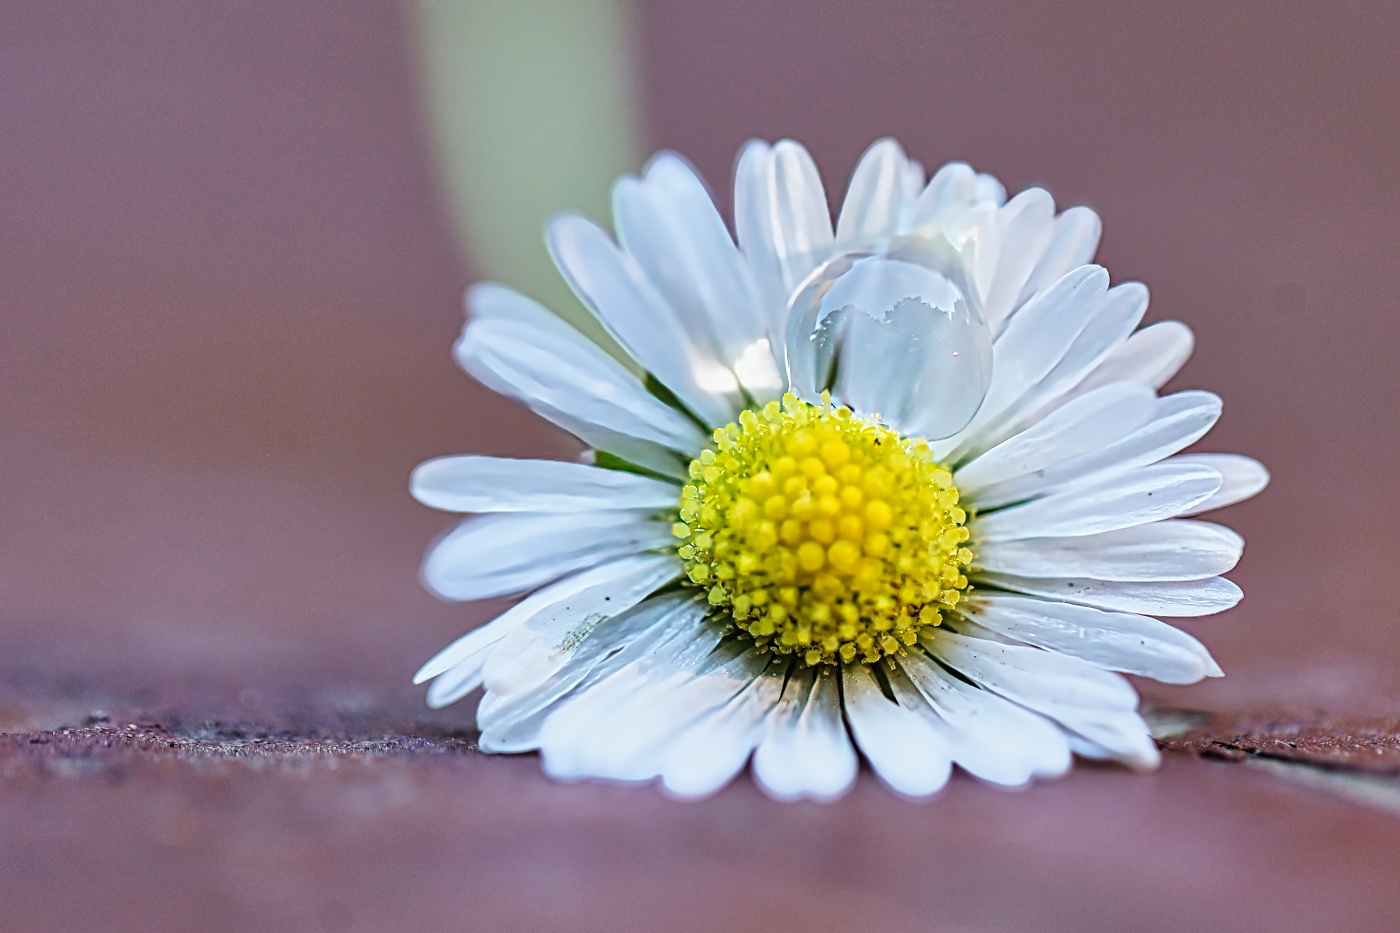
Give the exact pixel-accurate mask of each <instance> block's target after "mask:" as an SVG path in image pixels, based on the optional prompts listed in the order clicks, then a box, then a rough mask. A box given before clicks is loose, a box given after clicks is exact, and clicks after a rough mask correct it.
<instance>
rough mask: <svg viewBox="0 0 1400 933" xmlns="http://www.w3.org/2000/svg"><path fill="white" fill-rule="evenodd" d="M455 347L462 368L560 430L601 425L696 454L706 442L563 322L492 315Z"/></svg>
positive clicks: (470, 328) (690, 424)
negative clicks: (553, 323) (540, 323)
mask: <svg viewBox="0 0 1400 933" xmlns="http://www.w3.org/2000/svg"><path fill="white" fill-rule="evenodd" d="M455 352H456V354H457V360H458V362H459V363H461V365H462V368H463V369H465V370H466V371H467V372H468V373H470V374H471V375H472V376H474V377H476V378H477V379H478V380H480V381H481V382H482V383H483V384H485V385H486V386H488V387H489V388H491V389H494V390H495V391H497V392H500V393H501V394H503V395H507V396H510V397H511V398H516V399H519V400H521V401H523V402H524V403H525V404H527V405H529V406H530V407H531V408H532V409H534V410H535V411H536V412H538V413H540V414H541V415H543V416H544V417H546V418H549V419H550V420H552V421H555V422H556V423H559V424H560V425H561V427H565V428H567V429H570V430H575V429H576V428H577V427H578V426H579V425H585V426H589V425H591V426H597V427H598V428H600V429H602V430H604V431H607V432H610V433H613V434H617V435H621V436H625V437H630V438H637V439H638V440H641V441H645V442H648V443H649V444H654V445H657V446H660V447H665V448H669V449H671V450H675V451H679V452H682V453H685V454H688V455H691V456H693V455H694V453H695V452H696V451H698V450H699V449H700V448H702V447H703V446H704V445H705V441H706V438H705V435H704V434H703V433H702V432H701V431H700V429H699V428H698V427H697V426H696V425H695V424H694V423H693V422H692V421H690V420H689V419H688V418H686V417H685V416H684V415H682V414H681V413H680V412H678V411H676V410H675V409H673V408H671V407H670V406H669V405H666V404H665V403H664V402H662V401H660V400H659V399H657V398H656V397H655V396H653V395H651V394H650V393H649V392H647V390H646V389H645V388H644V387H643V386H642V383H641V382H640V381H639V380H638V379H637V378H636V377H635V376H633V375H632V374H631V373H629V372H627V371H626V370H625V369H623V368H622V367H621V366H620V365H619V364H618V363H617V361H616V360H613V359H612V358H611V357H609V356H608V355H607V354H605V353H604V352H603V351H602V350H599V349H598V348H597V347H596V346H594V345H593V343H592V342H590V341H589V340H588V339H587V338H586V337H584V336H583V335H582V334H580V333H578V331H575V330H574V329H573V328H571V327H569V326H568V325H567V324H564V323H563V322H560V323H559V325H558V326H557V327H555V326H548V327H543V326H538V325H536V324H535V323H533V322H529V321H509V320H505V319H501V318H494V317H492V318H486V319H483V320H479V321H473V322H472V323H469V324H468V325H467V327H466V329H465V330H464V331H463V333H462V339H461V340H459V341H458V342H457V346H456V348H455ZM559 415H563V416H564V418H563V419H561V418H560V417H559ZM565 420H567V422H568V423H567V424H565V423H563V421H565ZM575 433H577V430H575ZM583 439H584V440H586V441H587V440H590V438H588V437H584V438H583ZM604 449H606V448H604Z"/></svg>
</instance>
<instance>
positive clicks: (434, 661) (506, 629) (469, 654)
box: [413, 609, 520, 684]
mask: <svg viewBox="0 0 1400 933" xmlns="http://www.w3.org/2000/svg"><path fill="white" fill-rule="evenodd" d="M513 611H514V610H513V609H512V610H507V611H506V612H505V613H503V614H502V615H499V616H497V617H496V618H494V619H492V620H491V621H490V622H487V623H486V624H485V625H482V626H480V627H478V628H474V629H472V630H471V631H470V632H468V633H467V634H465V635H463V636H462V637H461V638H459V639H457V640H456V641H454V642H453V643H452V644H450V645H448V646H447V647H446V648H444V649H442V650H441V651H439V652H438V653H437V654H435V655H433V656H432V658H431V659H430V660H429V661H428V663H427V664H424V665H423V666H422V667H420V668H419V669H418V673H416V674H414V675H413V682H414V683H415V684H421V683H422V682H423V681H425V680H431V679H432V678H434V677H436V676H438V675H439V674H442V673H444V672H446V671H449V670H451V669H452V668H454V667H456V666H458V665H459V664H461V663H463V662H464V661H467V660H468V659H470V658H476V659H477V662H476V663H477V666H478V667H481V666H484V665H485V664H486V657H487V655H488V654H489V652H490V649H491V648H493V647H495V646H496V645H497V644H499V643H500V641H501V639H502V638H505V637H506V635H507V634H509V633H510V630H511V629H512V628H514V627H515V624H516V623H517V622H518V621H520V619H519V617H518V616H515V617H512V616H511V612H513ZM478 656H479V657H478Z"/></svg>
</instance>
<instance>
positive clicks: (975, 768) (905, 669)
mask: <svg viewBox="0 0 1400 933" xmlns="http://www.w3.org/2000/svg"><path fill="white" fill-rule="evenodd" d="M906 675H907V679H906ZM889 679H890V687H891V688H892V689H893V690H894V693H895V696H896V697H897V698H898V699H899V702H900V703H901V704H902V705H904V706H906V707H908V708H910V709H914V710H919V706H918V703H917V699H918V697H916V696H915V695H914V693H917V694H918V695H919V696H920V697H922V698H923V699H924V701H925V703H927V704H928V708H929V711H930V715H931V716H933V717H936V719H934V720H932V722H933V724H934V725H935V727H937V726H938V724H939V723H942V728H943V729H944V730H945V734H946V735H947V737H948V742H949V746H950V748H951V753H952V756H953V760H954V761H955V762H957V764H958V765H959V766H961V767H962V768H963V769H964V770H966V771H967V772H968V773H969V774H971V775H972V776H973V777H976V778H979V779H981V780H983V781H987V782H989V783H992V784H998V785H1001V786H1003V787H1019V786H1021V785H1023V784H1025V783H1026V782H1028V781H1030V780H1031V779H1032V778H1036V777H1057V776H1059V775H1061V774H1064V773H1065V772H1066V771H1068V770H1069V767H1070V764H1071V761H1070V753H1069V752H1070V750H1069V745H1068V743H1067V742H1066V740H1065V736H1064V734H1063V733H1062V732H1061V731H1060V730H1059V728H1057V727H1056V726H1055V725H1054V724H1052V723H1051V722H1050V721H1049V720H1047V719H1044V718H1042V717H1040V716H1037V715H1036V714H1034V713H1032V712H1029V711H1028V710H1026V709H1023V708H1022V707H1020V706H1017V705H1016V704H1014V703H1012V702H1010V701H1009V700H1004V699H1002V698H1001V697H999V696H997V695H996V694H995V693H992V692H990V691H987V690H983V689H980V688H978V687H973V686H970V685H969V684H967V683H965V682H964V681H962V680H959V679H957V678H956V677H953V676H952V675H950V674H949V673H948V672H947V671H945V670H944V669H943V668H942V667H940V666H939V665H938V664H936V663H935V662H934V661H932V660H930V658H929V657H928V656H927V655H925V654H924V653H923V652H922V651H911V652H909V654H908V655H907V656H906V657H904V658H902V659H901V660H900V661H899V667H898V668H897V669H896V670H894V671H891V672H890V675H889Z"/></svg>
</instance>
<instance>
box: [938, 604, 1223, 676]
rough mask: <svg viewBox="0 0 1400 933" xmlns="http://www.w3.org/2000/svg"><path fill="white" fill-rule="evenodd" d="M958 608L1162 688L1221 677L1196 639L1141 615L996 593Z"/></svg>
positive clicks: (1011, 633)
mask: <svg viewBox="0 0 1400 933" xmlns="http://www.w3.org/2000/svg"><path fill="white" fill-rule="evenodd" d="M958 610H959V612H961V613H962V614H963V615H965V616H967V617H968V618H971V619H973V620H975V621H976V622H978V623H979V624H980V625H983V626H985V627H986V628H989V629H991V630H992V631H993V632H997V633H999V634H1002V635H1006V636H1007V637H1009V638H1015V639H1017V640H1018V641H1023V642H1025V643H1026V644H1028V645H1035V646H1036V647H1037V648H1046V649H1049V650H1051V651H1058V652H1060V653H1061V654H1067V655H1071V656H1073V657H1076V658H1082V659H1083V660H1085V661H1088V662H1089V663H1091V664H1095V665H1097V666H1099V667H1102V668H1105V669H1107V670H1111V671H1123V672H1124V673H1127V674H1140V675H1142V676H1143V677H1151V678H1153V679H1154V680H1159V681H1161V682H1163V683H1168V684H1194V683H1195V682H1196V681H1198V680H1200V679H1201V678H1203V677H1218V676H1220V675H1221V671H1220V668H1219V667H1217V666H1216V664H1215V661H1214V660H1212V659H1211V656H1210V652H1209V651H1207V650H1206V648H1205V646H1204V645H1202V644H1201V643H1200V642H1199V641H1197V640H1196V639H1194V638H1192V637H1191V636H1190V635H1187V634H1186V633H1185V632H1183V631H1181V630H1180V629H1175V628H1172V627H1171V626H1170V625H1167V624H1166V623H1165V622H1159V621H1157V620H1156V619H1152V618H1149V617H1147V616H1140V615H1134V614H1132V613H1127V612H1106V611H1104V610H1102V609H1094V608H1091V607H1089V606H1074V605H1070V604H1069V603H1059V602H1052V601H1049V600H1044V599H1037V598H1036V597H1034V596H1013V595H1010V594H1002V593H979V594H977V595H976V596H975V597H973V598H971V599H969V600H967V601H966V603H961V604H959V606H958Z"/></svg>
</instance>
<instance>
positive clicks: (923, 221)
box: [913, 162, 977, 227]
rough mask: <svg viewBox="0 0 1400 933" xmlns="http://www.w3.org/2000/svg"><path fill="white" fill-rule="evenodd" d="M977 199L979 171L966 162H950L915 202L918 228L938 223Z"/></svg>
mask: <svg viewBox="0 0 1400 933" xmlns="http://www.w3.org/2000/svg"><path fill="white" fill-rule="evenodd" d="M976 199H977V173H976V172H974V171H973V170H972V166H970V165H968V164H967V163H965V162H949V163H948V164H947V165H944V166H943V167H942V168H940V169H939V170H938V171H937V172H934V174H933V177H932V178H930V179H929V182H928V184H927V185H926V186H925V187H924V190H923V191H922V192H920V194H919V198H918V201H917V202H916V203H915V205H914V220H913V225H914V226H915V227H926V226H929V225H937V224H938V223H939V222H940V221H941V220H942V219H943V218H945V217H947V216H948V215H949V214H952V213H957V212H960V211H964V210H966V209H967V208H969V207H971V206H972V204H973V202H974V201H975V200H976Z"/></svg>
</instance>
